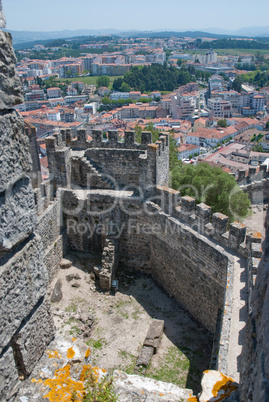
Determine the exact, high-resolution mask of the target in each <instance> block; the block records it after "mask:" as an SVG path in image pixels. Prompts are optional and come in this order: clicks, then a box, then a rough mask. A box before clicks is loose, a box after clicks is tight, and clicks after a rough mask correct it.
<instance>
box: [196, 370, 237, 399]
mask: <svg viewBox="0 0 269 402" xmlns="http://www.w3.org/2000/svg"><path fill="white" fill-rule="evenodd" d="M237 389H238V384H237V383H236V382H235V381H234V380H233V379H232V378H231V377H228V376H226V375H224V374H222V373H220V372H219V371H215V370H207V371H204V374H203V378H202V393H201V395H200V396H199V402H209V401H210V402H221V401H223V400H224V399H225V398H227V397H228V396H230V395H231V393H232V392H234V391H236V390H237ZM189 402H191V401H189Z"/></svg>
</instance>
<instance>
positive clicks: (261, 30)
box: [206, 25, 269, 38]
mask: <svg viewBox="0 0 269 402" xmlns="http://www.w3.org/2000/svg"><path fill="white" fill-rule="evenodd" d="M206 31H208V32H210V33H214V34H219V35H232V36H249V37H250V38H252V37H257V36H259V37H264V36H269V25H268V26H266V27H244V28H240V29H238V30H235V31H231V30H227V29H221V28H207V29H206Z"/></svg>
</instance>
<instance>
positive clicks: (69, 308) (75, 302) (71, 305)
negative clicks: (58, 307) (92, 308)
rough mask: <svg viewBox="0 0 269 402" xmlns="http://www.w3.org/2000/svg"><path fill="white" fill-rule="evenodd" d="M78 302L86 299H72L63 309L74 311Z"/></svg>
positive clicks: (83, 301)
mask: <svg viewBox="0 0 269 402" xmlns="http://www.w3.org/2000/svg"><path fill="white" fill-rule="evenodd" d="M80 303H86V301H85V300H84V299H81V298H79V297H76V298H74V299H72V300H71V303H70V304H69V306H68V307H66V308H65V311H69V312H70V313H75V312H76V311H77V309H78V306H79V304H80Z"/></svg>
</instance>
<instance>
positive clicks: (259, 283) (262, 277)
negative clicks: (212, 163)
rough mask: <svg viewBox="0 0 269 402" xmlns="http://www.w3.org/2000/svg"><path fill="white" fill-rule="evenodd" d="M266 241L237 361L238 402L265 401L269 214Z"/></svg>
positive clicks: (268, 395) (268, 387)
mask: <svg viewBox="0 0 269 402" xmlns="http://www.w3.org/2000/svg"><path fill="white" fill-rule="evenodd" d="M265 228H266V239H265V241H264V243H263V257H262V259H261V262H260V264H259V266H258V273H257V278H256V283H255V287H254V291H253V294H252V300H251V302H250V303H251V309H252V312H251V314H250V316H249V319H248V322H247V330H246V336H245V340H244V345H243V353H242V357H241V368H240V373H241V377H240V378H241V380H240V398H241V401H242V402H250V401H253V402H256V401H259V402H267V401H268V400H269V342H268V334H269V211H267V217H266V221H265Z"/></svg>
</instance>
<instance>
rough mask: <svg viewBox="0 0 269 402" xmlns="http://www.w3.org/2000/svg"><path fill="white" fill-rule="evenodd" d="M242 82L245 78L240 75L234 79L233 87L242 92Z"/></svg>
mask: <svg viewBox="0 0 269 402" xmlns="http://www.w3.org/2000/svg"><path fill="white" fill-rule="evenodd" d="M242 84H243V79H242V77H241V76H240V75H238V76H237V77H236V78H235V79H234V81H233V84H232V88H233V89H234V90H235V91H237V92H241V91H242Z"/></svg>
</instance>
